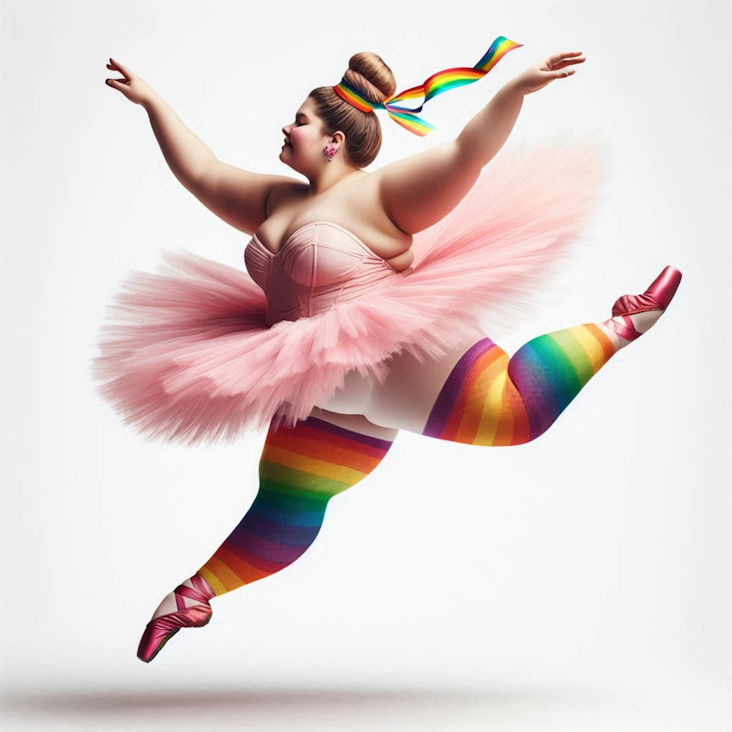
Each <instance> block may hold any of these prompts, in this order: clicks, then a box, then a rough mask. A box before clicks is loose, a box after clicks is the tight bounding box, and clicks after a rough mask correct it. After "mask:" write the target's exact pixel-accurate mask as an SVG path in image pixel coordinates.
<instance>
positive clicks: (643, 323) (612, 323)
mask: <svg viewBox="0 0 732 732" xmlns="http://www.w3.org/2000/svg"><path fill="white" fill-rule="evenodd" d="M661 315H663V310H646V311H644V312H640V313H633V314H632V315H625V316H622V315H616V316H615V317H612V318H608V319H607V320H603V321H602V323H598V325H600V326H602V327H603V329H604V330H605V331H607V332H609V334H610V337H611V339H612V341H613V343H614V344H615V347H616V348H617V349H620V348H624V347H625V346H627V345H628V344H629V343H632V342H633V341H632V340H629V339H627V338H624V337H623V336H622V335H621V333H627V323H626V321H625V318H629V319H630V320H631V322H632V323H633V327H634V328H635V330H636V331H637V332H638V333H640V334H641V335H643V334H644V333H646V332H648V331H649V330H650V329H651V328H652V327H653V326H654V325H655V324H656V323H657V322H658V320H659V318H660V317H661ZM636 340H637V339H636Z"/></svg>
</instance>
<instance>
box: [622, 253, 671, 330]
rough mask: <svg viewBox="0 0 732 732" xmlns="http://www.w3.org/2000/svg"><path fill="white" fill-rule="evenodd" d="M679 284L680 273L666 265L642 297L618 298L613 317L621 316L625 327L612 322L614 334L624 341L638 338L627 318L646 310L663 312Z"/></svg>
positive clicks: (630, 321)
mask: <svg viewBox="0 0 732 732" xmlns="http://www.w3.org/2000/svg"><path fill="white" fill-rule="evenodd" d="M679 282H681V272H679V270H678V269H676V268H675V267H672V266H671V265H668V266H667V267H665V268H664V269H663V271H662V272H661V274H660V275H658V277H656V279H655V280H653V282H652V283H651V285H650V287H649V288H648V289H647V290H646V291H645V292H644V293H643V294H642V295H623V296H622V297H620V298H618V299H617V300H616V302H615V304H614V305H613V316H621V317H622V318H623V320H624V321H625V325H623V324H622V323H618V322H616V321H614V320H613V321H612V324H613V328H615V332H616V333H617V334H618V335H619V336H620V337H621V338H625V340H626V341H634V340H635V339H636V338H639V337H640V336H641V335H642V334H641V333H639V332H638V331H637V330H636V329H635V327H634V326H633V321H632V320H631V319H630V318H629V317H628V316H629V315H633V314H634V313H644V312H646V311H648V310H660V311H661V312H663V311H664V310H665V309H666V308H667V307H668V305H669V303H670V302H671V300H672V299H673V297H674V295H675V294H676V290H677V289H678V287H679Z"/></svg>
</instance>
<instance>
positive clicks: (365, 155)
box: [308, 51, 396, 168]
mask: <svg viewBox="0 0 732 732" xmlns="http://www.w3.org/2000/svg"><path fill="white" fill-rule="evenodd" d="M343 78H344V79H345V80H346V81H347V82H348V83H349V84H350V85H351V86H353V87H355V88H356V89H357V90H358V92H359V94H361V95H363V96H364V97H365V98H366V99H368V100H369V101H370V102H382V101H384V99H386V98H387V97H390V96H391V95H392V94H394V92H396V80H395V79H394V74H393V73H392V72H391V69H390V68H389V67H388V66H387V65H386V64H385V63H384V60H383V59H382V58H381V56H378V55H377V54H375V53H370V52H369V51H361V52H360V53H357V54H355V55H353V56H351V58H350V59H349V61H348V70H347V71H346V73H345V74H344V75H343ZM308 96H309V97H312V99H313V100H314V101H315V107H316V110H317V113H318V116H319V117H320V118H321V119H322V120H323V122H324V123H325V133H326V134H328V135H332V134H333V133H334V132H336V131H338V130H340V131H341V132H343V134H344V135H345V136H346V144H345V146H344V147H345V155H346V160H347V162H349V163H351V164H352V165H355V166H357V167H359V168H364V167H366V166H367V165H369V164H370V163H372V162H373V161H374V160H375V158H376V156H377V155H378V153H379V150H380V149H381V124H380V123H379V119H378V117H377V116H376V115H377V113H376V112H375V111H372V112H362V111H361V110H360V109H356V107H354V106H353V105H352V104H349V103H348V102H347V101H346V100H345V99H341V98H340V97H339V96H338V95H337V94H336V93H335V91H333V87H332V86H319V87H317V88H316V89H313V90H312V91H311V92H310V94H309V95H308Z"/></svg>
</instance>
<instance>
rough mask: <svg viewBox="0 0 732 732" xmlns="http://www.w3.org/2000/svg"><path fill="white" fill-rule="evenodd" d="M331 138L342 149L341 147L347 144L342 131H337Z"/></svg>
mask: <svg viewBox="0 0 732 732" xmlns="http://www.w3.org/2000/svg"><path fill="white" fill-rule="evenodd" d="M331 138H332V139H333V140H334V142H335V143H336V144H337V145H338V146H339V147H340V146H341V145H344V144H345V142H346V136H345V135H344V134H343V133H342V132H341V131H340V130H338V131H336V132H334V133H333V134H332V135H331Z"/></svg>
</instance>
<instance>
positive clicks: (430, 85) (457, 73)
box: [333, 36, 523, 137]
mask: <svg viewBox="0 0 732 732" xmlns="http://www.w3.org/2000/svg"><path fill="white" fill-rule="evenodd" d="M521 46H523V44H522V43H515V42H514V41H509V40H508V38H505V37H504V36H498V38H496V40H495V41H493V43H491V47H490V48H489V49H488V50H487V51H486V52H485V54H484V55H483V57H482V58H481V59H480V61H478V63H477V64H475V66H473V67H472V68H467V67H462V66H457V67H453V68H450V69H445V70H444V71H438V72H437V73H435V74H432V76H430V77H428V78H427V79H425V81H424V83H423V84H420V85H419V86H413V87H411V88H410V89H407V90H406V91H403V92H401V93H400V94H394V95H393V96H391V97H387V98H386V99H385V100H384V101H383V102H370V101H369V100H368V99H366V98H365V97H363V96H362V95H361V94H360V93H359V92H357V91H356V90H355V89H354V88H353V87H352V86H351V85H350V84H349V83H348V82H347V81H346V80H345V79H343V80H341V82H340V84H336V85H335V86H334V87H333V89H334V91H335V93H336V94H338V96H339V97H341V98H342V99H345V101H347V102H348V103H349V104H352V105H353V106H354V107H356V108H357V109H360V110H361V111H362V112H373V111H374V110H375V109H385V110H386V111H387V113H388V114H389V116H390V117H391V118H392V119H393V120H394V121H395V122H398V123H399V124H400V125H401V126H402V127H404V128H405V129H407V130H409V131H410V132H413V133H414V134H415V135H419V136H420V137H424V136H425V135H427V134H428V133H430V132H432V130H434V129H436V128H435V126H434V125H431V124H430V123H429V122H427V121H426V120H424V119H421V118H420V117H418V116H417V115H416V114H415V113H416V112H421V111H422V107H424V105H425V104H426V103H427V102H428V101H429V100H430V99H432V97H436V96H437V95H438V94H442V92H445V91H449V90H450V89H455V88H457V87H459V86H463V85H464V84H472V83H473V82H474V81H478V80H479V79H482V78H483V77H484V76H485V75H486V74H487V73H488V72H489V71H490V70H491V69H492V68H493V67H494V66H495V65H496V64H497V63H498V62H499V61H500V60H501V59H502V58H503V57H504V56H505V55H506V54H507V53H508V52H509V51H513V50H514V49H515V48H520V47H521ZM420 97H424V101H423V102H422V104H420V105H419V107H417V108H416V109H408V108H407V107H400V106H398V105H397V104H395V102H403V101H405V100H407V99H417V98H420Z"/></svg>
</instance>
